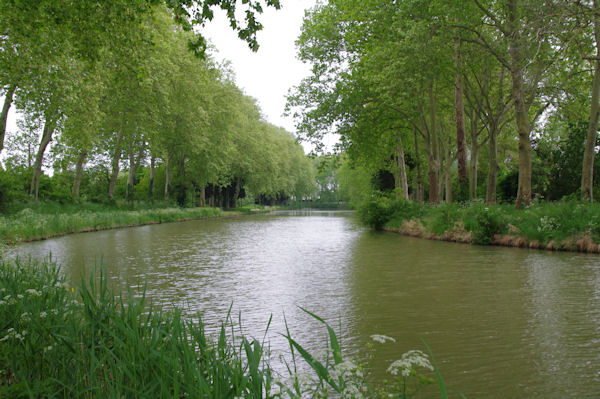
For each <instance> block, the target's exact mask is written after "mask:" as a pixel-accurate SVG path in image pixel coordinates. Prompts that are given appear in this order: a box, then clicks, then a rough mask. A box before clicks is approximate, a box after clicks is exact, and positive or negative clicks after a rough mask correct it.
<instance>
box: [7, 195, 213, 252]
mask: <svg viewBox="0 0 600 399" xmlns="http://www.w3.org/2000/svg"><path fill="white" fill-rule="evenodd" d="M28 205H30V206H27V207H23V208H22V209H20V210H18V211H16V212H14V213H12V214H8V215H3V216H0V242H3V243H5V244H13V243H18V242H22V241H35V240H43V239H46V238H49V237H56V236H60V235H65V234H71V233H79V232H88V231H96V230H105V229H112V228H117V227H125V226H139V225H144V224H153V223H167V222H175V221H181V220H191V219H201V218H206V217H212V216H219V215H221V214H222V211H221V210H220V209H218V208H178V207H174V206H173V205H167V204H162V205H156V206H148V205H141V206H137V207H136V208H134V209H127V208H119V207H109V206H106V205H99V204H80V205H60V204H56V203H31V204H28Z"/></svg>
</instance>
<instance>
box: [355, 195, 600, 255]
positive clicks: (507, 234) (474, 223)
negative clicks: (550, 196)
mask: <svg viewBox="0 0 600 399" xmlns="http://www.w3.org/2000/svg"><path fill="white" fill-rule="evenodd" d="M359 214H360V215H361V216H362V219H363V221H364V222H365V223H366V224H369V225H371V226H374V227H377V226H379V227H380V228H383V227H387V228H391V229H396V230H401V229H402V227H403V225H405V222H407V221H413V222H418V224H419V225H420V226H422V228H423V229H424V233H423V234H424V235H428V234H429V235H431V236H437V237H441V238H445V239H452V237H454V236H456V235H457V234H458V233H460V232H464V233H470V235H469V237H470V242H471V243H474V244H481V245H487V244H498V243H501V240H502V239H501V238H500V236H503V237H504V238H505V239H506V240H507V242H508V243H509V245H510V240H511V239H512V240H513V242H514V243H517V242H518V243H519V245H521V246H530V247H534V248H545V247H548V248H552V249H568V250H584V251H590V252H597V251H598V249H599V247H597V245H598V244H600V204H598V203H585V202H579V201H561V202H540V203H535V204H533V205H531V206H529V207H527V208H525V209H515V207H514V205H512V204H501V205H486V204H484V203H483V202H481V201H473V202H468V203H459V204H457V203H452V204H445V203H444V204H438V205H431V204H425V203H417V202H415V201H412V202H409V201H394V200H391V199H387V198H385V199H372V200H370V201H369V202H368V203H366V204H364V205H363V206H362V207H361V210H360V212H359ZM578 240H579V241H580V240H585V241H586V242H587V243H588V245H581V244H577V241H578Z"/></svg>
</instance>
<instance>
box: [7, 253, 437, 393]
mask: <svg viewBox="0 0 600 399" xmlns="http://www.w3.org/2000/svg"><path fill="white" fill-rule="evenodd" d="M100 270H101V269H100ZM97 277H98V276H95V275H92V276H91V277H90V279H89V281H87V282H82V283H81V284H79V285H77V286H74V285H73V284H71V283H70V282H68V281H67V280H66V279H65V277H64V275H63V274H62V273H61V272H60V270H59V268H58V267H57V266H56V264H55V263H53V262H51V261H49V260H48V261H44V262H36V261H31V260H27V261H23V260H21V259H15V260H4V261H2V262H0V397H10V398H25V397H28V398H30V397H48V398H50V397H62V398H133V397H135V398H163V397H164V398H174V397H179V398H184V397H190V398H256V399H263V398H298V399H299V398H305V397H314V398H317V397H321V398H324V397H340V398H361V397H369V398H378V397H381V398H383V397H385V398H389V397H392V398H408V397H413V396H414V395H415V394H417V393H419V392H420V391H421V389H422V388H423V387H426V386H428V385H431V382H432V381H433V380H434V379H433V378H432V377H433V376H432V377H427V376H425V375H424V374H423V373H429V374H431V373H432V370H434V372H435V373H436V374H437V376H439V371H438V370H437V368H435V363H433V364H432V362H430V360H429V357H428V356H427V355H426V354H424V353H423V352H420V351H410V352H408V353H406V354H405V355H404V356H402V358H401V359H399V360H397V361H395V362H393V363H392V364H391V365H390V367H389V369H388V371H389V372H390V374H391V375H392V383H390V384H388V385H382V386H378V387H373V386H372V385H371V384H370V383H369V381H368V380H369V378H368V377H369V372H368V370H369V369H368V367H366V366H364V365H361V363H360V362H358V361H355V360H352V359H347V358H345V357H344V356H343V354H342V348H341V347H340V345H339V341H338V339H337V337H336V334H335V332H334V331H333V329H332V328H331V327H330V326H329V325H328V324H327V323H326V322H325V321H324V320H322V319H321V318H319V317H318V316H316V315H312V314H311V315H312V316H313V317H314V318H316V319H317V320H319V321H320V322H322V323H323V325H324V326H325V328H326V329H327V332H328V336H329V350H328V351H326V352H325V353H326V354H325V355H324V357H323V358H320V357H318V356H315V355H313V354H311V353H309V351H307V350H306V349H305V348H304V347H302V346H301V345H300V344H299V343H298V342H297V341H295V340H294V339H293V338H292V336H291V334H290V331H289V330H288V331H287V332H286V333H285V334H284V335H285V336H286V337H287V339H288V342H289V343H290V351H291V358H289V357H288V359H291V360H289V361H286V362H285V364H286V365H287V370H288V373H287V374H285V375H281V373H279V372H277V371H275V369H274V368H273V367H272V366H271V361H270V357H269V350H268V344H266V343H265V342H264V338H263V340H257V339H254V338H250V337H246V336H243V335H242V334H241V333H240V334H238V333H237V332H236V331H234V330H233V329H234V327H233V322H232V321H231V317H230V315H227V317H226V320H225V322H223V323H222V324H221V327H220V330H219V332H218V334H217V335H216V336H209V335H208V334H207V332H206V330H205V327H204V324H203V323H202V321H201V320H200V319H199V318H198V319H197V320H189V319H187V318H185V317H183V316H182V313H181V312H180V311H179V310H177V309H174V310H169V311H164V310H162V309H161V308H160V307H156V306H152V304H151V303H149V301H147V300H146V299H145V297H144V296H142V297H141V298H137V299H136V298H134V296H133V295H126V296H122V295H121V296H115V295H114V294H113V292H111V290H110V289H109V288H108V286H107V281H108V280H107V278H106V274H102V273H101V274H100V276H99V277H100V278H97ZM229 328H231V329H232V330H229ZM267 328H268V326H267ZM238 331H241V329H240V330H238ZM372 338H373V339H374V340H375V341H378V342H388V341H390V340H392V339H391V338H389V337H384V336H377V335H376V336H373V337H372ZM301 359H302V360H303V363H302V364H300V363H301ZM437 381H438V386H439V390H440V392H439V394H440V396H441V397H442V398H446V397H447V393H446V388H445V385H444V383H443V380H442V379H441V376H439V378H437ZM436 396H437V394H436Z"/></svg>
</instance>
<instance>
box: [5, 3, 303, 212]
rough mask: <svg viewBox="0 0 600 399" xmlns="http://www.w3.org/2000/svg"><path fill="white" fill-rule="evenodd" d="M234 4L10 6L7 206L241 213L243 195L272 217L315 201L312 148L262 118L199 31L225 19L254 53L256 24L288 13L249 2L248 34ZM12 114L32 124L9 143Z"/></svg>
mask: <svg viewBox="0 0 600 399" xmlns="http://www.w3.org/2000/svg"><path fill="white" fill-rule="evenodd" d="M236 4H237V3H236V2H235V1H229V0H222V1H217V2H214V1H205V2H203V1H170V0H169V1H164V2H162V1H159V0H133V1H129V0H128V1H125V0H103V1H99V0H82V1H77V2H73V1H67V0H41V1H36V2H22V1H16V0H9V1H3V2H2V3H1V4H0V94H2V95H3V98H4V99H3V104H2V105H3V107H2V114H1V115H0V156H1V157H2V160H3V169H2V171H1V175H0V201H1V202H3V203H7V202H10V201H14V200H25V199H27V198H33V199H38V198H46V199H52V200H59V201H79V200H97V201H109V202H110V201H115V200H116V199H119V198H121V199H128V200H154V199H165V200H176V201H177V202H178V203H179V204H181V205H205V204H210V205H214V206H223V207H234V206H236V204H237V202H238V199H240V198H242V197H244V196H245V195H249V196H251V197H252V198H256V199H259V198H260V199H262V200H263V201H264V202H267V203H269V202H273V201H276V200H279V201H283V200H286V199H288V198H290V197H295V198H302V197H304V196H308V195H311V194H312V193H313V192H314V189H315V183H314V171H313V168H312V164H311V161H310V160H309V159H308V158H306V157H305V155H304V152H303V150H302V147H301V146H300V145H299V144H298V143H297V142H296V140H295V138H294V137H293V136H292V135H291V134H290V133H288V132H286V131H285V130H284V129H282V128H279V127H276V126H273V125H271V124H269V123H267V122H266V121H265V120H264V119H263V118H262V116H261V114H260V110H259V108H258V106H257V104H256V101H255V100H254V99H252V98H250V97H248V96H246V95H244V93H243V92H242V91H241V90H240V89H239V88H237V87H236V86H235V84H234V82H233V73H232V72H231V71H230V70H229V69H228V68H227V65H220V64H217V63H216V62H215V61H214V60H212V59H211V58H210V57H209V56H207V55H206V53H205V52H204V49H205V47H206V43H205V42H204V39H203V38H202V37H201V36H199V35H198V34H196V33H194V32H193V30H192V29H191V28H192V27H193V26H197V25H201V24H203V23H205V22H207V21H209V20H210V19H212V15H213V14H212V12H213V11H212V7H215V6H217V7H220V8H223V9H225V10H226V11H227V15H228V17H229V19H230V22H231V24H232V27H233V29H234V30H236V31H237V32H238V35H239V36H240V38H242V39H243V40H246V41H247V42H248V44H249V46H250V47H251V48H252V49H256V47H257V42H256V37H255V33H256V31H257V30H259V29H260V28H261V25H260V23H259V22H258V19H257V14H258V13H260V12H261V11H262V7H263V6H274V7H277V8H278V7H279V2H278V1H276V0H267V1H264V2H260V1H250V2H244V4H243V5H242V6H243V7H244V10H245V11H246V13H245V14H244V15H245V16H246V20H245V22H243V21H238V20H237V19H236V15H237V14H236V13H235V9H236ZM261 4H262V5H261ZM238 7H239V6H238ZM11 109H16V110H17V111H18V112H19V114H20V115H22V117H21V118H20V120H19V121H18V131H16V132H6V121H7V115H8V112H9V111H10V110H11ZM49 171H52V173H44V172H49ZM50 174H51V175H52V176H51V177H50Z"/></svg>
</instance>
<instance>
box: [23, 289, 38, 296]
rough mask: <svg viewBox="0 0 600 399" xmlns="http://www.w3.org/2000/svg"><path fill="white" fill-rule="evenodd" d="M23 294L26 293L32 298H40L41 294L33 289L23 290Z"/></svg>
mask: <svg viewBox="0 0 600 399" xmlns="http://www.w3.org/2000/svg"><path fill="white" fill-rule="evenodd" d="M25 292H26V293H28V294H29V295H32V296H42V293H41V292H39V291H38V290H36V289H33V288H30V289H28V290H25Z"/></svg>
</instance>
